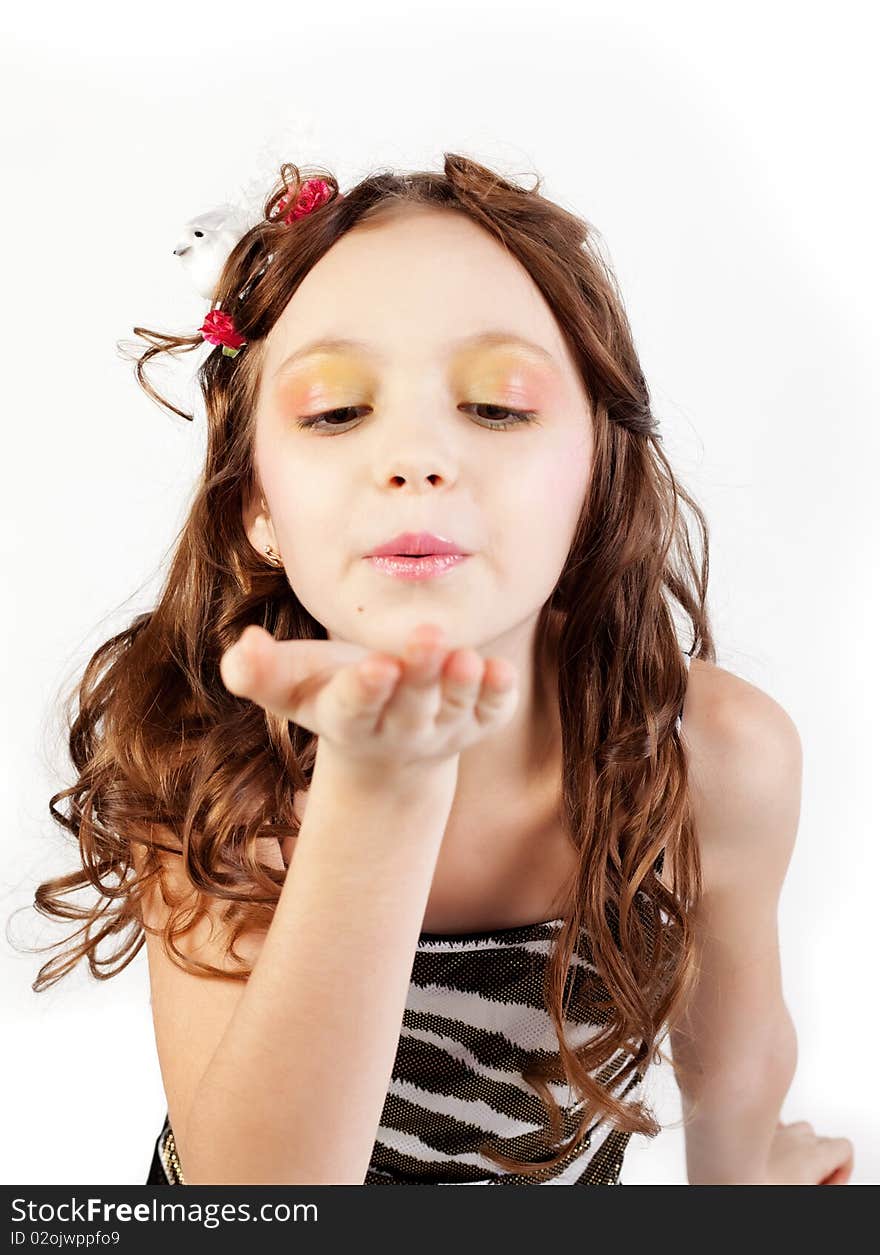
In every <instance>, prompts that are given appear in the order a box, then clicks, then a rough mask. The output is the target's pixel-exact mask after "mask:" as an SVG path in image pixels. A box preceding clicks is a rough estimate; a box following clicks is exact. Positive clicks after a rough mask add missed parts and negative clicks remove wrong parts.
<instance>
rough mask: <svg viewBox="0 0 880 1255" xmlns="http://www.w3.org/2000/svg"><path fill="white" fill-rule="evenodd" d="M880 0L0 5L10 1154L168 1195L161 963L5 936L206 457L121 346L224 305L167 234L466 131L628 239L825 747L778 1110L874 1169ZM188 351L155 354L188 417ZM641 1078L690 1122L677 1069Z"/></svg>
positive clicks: (663, 380) (729, 654) (26, 932)
mask: <svg viewBox="0 0 880 1255" xmlns="http://www.w3.org/2000/svg"><path fill="white" fill-rule="evenodd" d="M538 12H539V13H540V24H538V18H537V16H536V14H537V13H538ZM868 12H869V6H867V5H863V4H857V3H840V2H838V3H836V4H835V5H834V6H822V7H814V6H812V5H809V4H804V3H798V4H793V3H792V4H780V3H777V4H773V3H767V2H766V0H764V3H761V4H756V3H742V2H740V3H737V4H736V5H729V6H726V7H724V8H722V7H721V6H717V5H705V4H701V3H674V2H673V3H669V2H667V3H664V4H662V5H657V4H653V3H650V2H647V3H636V2H635V0H624V2H620V0H616V2H615V3H611V4H598V3H590V2H586V3H585V2H584V0H578V3H575V2H574V0H569V2H568V3H560V2H559V0H544V3H542V4H541V5H540V6H535V5H534V4H533V3H528V4H514V3H510V0H507V2H505V3H500V2H499V3H488V2H487V0H468V2H467V3H461V2H460V0H455V2H454V3H453V2H452V0H443V3H440V4H438V3H420V4H417V5H408V4H403V3H400V2H397V3H384V4H376V3H372V4H369V5H367V6H363V5H359V4H356V3H352V0H345V3H342V2H341V0H337V3H336V4H335V5H333V6H331V7H328V6H316V11H313V12H310V11H309V9H308V7H307V6H301V5H296V6H293V5H291V6H288V7H287V8H286V9H285V8H284V7H283V6H276V5H273V6H271V7H270V6H268V5H266V6H264V5H261V4H259V3H251V4H248V5H241V4H240V3H229V2H228V0H215V3H213V4H212V5H210V6H208V7H207V9H206V8H205V7H204V6H194V7H193V6H190V7H189V8H188V7H186V6H183V5H180V4H173V5H172V4H169V3H168V2H167V0H151V3H150V5H148V6H146V7H141V8H134V9H132V8H130V7H129V6H125V5H123V6H119V5H111V4H109V3H107V4H101V5H99V4H96V3H91V4H89V3H84V4H80V5H76V6H73V7H63V6H62V5H60V4H58V3H52V4H49V5H46V4H43V5H41V6H39V7H38V6H30V7H27V8H22V7H20V6H15V10H14V16H13V10H12V9H9V8H8V9H6V10H5V16H4V17H3V19H2V23H3V26H4V28H5V29H4V30H3V38H2V41H0V65H2V75H0V81H2V87H0V105H2V114H3V117H4V119H5V122H6V126H5V127H4V130H5V136H4V144H3V150H4V163H5V167H6V169H5V175H6V180H5V182H6V188H7V191H6V195H5V196H4V198H3V205H2V210H0V213H2V218H3V235H4V242H5V245H6V247H5V249H4V260H5V272H6V281H5V299H4V300H3V301H2V312H0V318H2V321H3V326H2V354H3V366H4V370H3V393H4V400H5V422H4V446H5V448H4V453H5V458H4V461H5V465H6V467H7V471H6V475H5V476H4V482H5V484H6V489H5V491H4V493H3V497H2V505H0V509H2V512H3V526H2V529H0V539H2V546H3V559H4V570H5V572H6V577H5V590H4V591H5V600H6V611H5V613H4V615H3V631H4V634H5V637H6V639H5V648H4V649H3V652H2V667H3V698H4V700H3V745H2V749H3V765H4V769H3V774H2V804H3V814H4V818H5V822H4V833H3V851H4V854H3V873H2V882H0V911H2V914H3V916H4V925H5V926H6V928H7V932H8V935H7V938H6V939H5V940H4V944H3V948H2V955H0V965H2V966H0V976H2V982H3V983H2V989H3V1003H4V1023H5V1025H6V1031H5V1033H4V1034H3V1036H2V1048H3V1057H2V1065H3V1067H2V1075H3V1078H4V1090H3V1098H2V1114H3V1124H4V1127H5V1129H6V1131H7V1136H6V1137H4V1138H3V1139H2V1141H0V1179H2V1180H3V1181H4V1182H6V1183H9V1184H19V1183H21V1184H24V1183H65V1184H66V1183H70V1184H91V1183H118V1184H139V1183H142V1182H143V1181H144V1180H145V1177H146V1172H147V1167H148V1164H149V1160H150V1157H151V1154H152V1147H153V1142H154V1140H155V1137H156V1135H157V1133H158V1131H159V1127H160V1124H161V1120H162V1117H163V1115H164V1112H165V1100H164V1095H163V1091H162V1085H161V1078H160V1073H159V1066H158V1060H157V1056H156V1050H155V1044H154V1038H153V1029H152V1022H151V1017H150V1007H149V983H148V973H147V964H146V951H145V950H142V951H141V953H140V954H139V955H138V957H137V959H136V960H135V961H134V962H133V963H132V964H131V965H130V966H129V968H128V969H126V971H125V972H124V973H123V974H122V975H121V976H118V977H115V978H114V979H113V980H111V981H109V982H96V981H94V980H92V979H91V978H90V977H89V976H88V974H87V972H85V971H80V972H76V973H74V974H73V975H72V976H69V977H67V978H66V979H65V980H64V981H62V982H61V984H60V985H58V986H56V987H55V988H54V989H52V990H50V991H48V992H46V993H43V994H41V995H37V994H35V993H33V992H32V990H31V988H30V983H31V981H32V980H33V978H34V976H35V973H36V969H37V966H38V963H39V962H40V959H39V957H38V956H28V955H27V954H22V953H21V952H20V951H19V950H17V949H15V948H14V946H13V945H12V944H10V938H14V939H15V940H16V941H18V942H22V941H24V942H30V943H35V942H47V941H49V940H51V939H53V938H57V937H61V936H63V930H61V929H60V927H59V928H56V927H53V926H52V925H50V924H49V923H48V922H46V921H42V920H39V919H38V918H37V917H36V916H33V915H32V914H31V915H29V914H28V913H22V914H19V915H16V916H15V918H14V920H12V921H11V922H7V921H8V920H9V917H10V916H11V915H12V913H13V911H14V910H15V909H16V908H18V907H21V906H22V905H24V904H26V903H28V902H29V901H30V900H31V899H32V895H33V889H34V886H35V885H36V884H37V883H38V882H39V881H40V880H43V879H45V878H47V877H48V876H51V875H57V874H60V873H61V872H62V871H64V870H67V869H68V868H69V867H71V866H72V865H73V859H72V855H71V853H70V852H69V851H65V850H64V849H63V846H62V840H61V836H60V830H59V829H58V828H57V826H56V825H55V824H54V823H53V822H52V821H51V820H50V818H49V814H48V809H47V806H48V799H49V796H50V795H51V794H52V793H53V792H54V791H55V790H57V789H59V788H62V787H64V786H66V785H69V784H70V783H72V781H73V779H74V775H73V772H72V767H71V766H70V765H69V764H68V763H67V761H66V758H65V752H64V750H65V747H64V743H63V741H62V740H61V738H60V732H59V711H58V702H57V698H58V695H59V693H61V692H62V691H64V692H65V693H66V691H67V689H68V687H69V683H70V682H71V681H72V680H73V678H74V677H75V676H77V675H78V674H79V673H80V672H81V670H82V667H83V665H84V664H85V662H86V660H87V659H88V657H89V656H90V655H91V653H92V652H93V650H94V649H95V648H96V647H97V646H98V645H99V644H100V643H101V642H103V641H104V640H105V639H106V638H107V637H108V636H109V635H110V634H111V633H112V632H113V631H116V630H119V629H120V628H121V627H122V626H123V625H125V624H127V623H128V622H129V621H130V619H131V617H132V616H133V615H134V614H135V613H137V612H139V611H140V610H143V609H146V608H147V607H148V606H149V605H150V604H151V597H152V595H153V594H154V593H155V590H156V588H157V586H158V582H159V574H160V570H161V567H162V564H163V563H164V561H165V560H166V558H167V554H168V550H169V547H170V545H171V544H172V542H173V539H174V537H175V535H176V532H177V529H178V527H179V526H180V524H181V522H182V520H183V517H184V512H185V507H186V505H187V503H188V500H189V494H190V491H191V486H192V484H193V482H194V478H195V476H196V474H197V471H198V468H199V466H200V462H201V456H202V447H203V446H202V441H203V430H204V429H203V425H202V424H201V423H199V422H196V423H195V424H187V423H184V422H183V420H175V419H172V418H171V417H168V416H166V415H165V414H164V413H163V412H162V411H160V410H159V409H158V408H157V407H156V406H154V405H153V404H152V403H151V402H150V401H149V400H148V399H147V398H146V397H145V396H143V395H142V394H141V393H140V391H139V389H138V388H137V385H136V383H135V381H134V378H133V375H132V373H131V367H130V365H128V364H127V363H125V362H124V361H122V360H121V359H120V358H119V357H118V356H117V353H116V348H115V344H116V341H117V339H120V338H123V339H127V338H130V337H131V329H132V327H133V326H134V325H135V324H141V325H146V326H148V327H157V328H163V329H168V330H172V329H173V330H179V331H187V332H190V331H192V330H194V329H195V328H197V327H198V326H199V324H200V322H201V320H202V318H203V316H204V314H205V312H206V311H207V302H205V301H203V300H201V299H200V298H199V297H198V296H196V295H195V293H194V291H193V290H192V289H191V287H190V286H189V283H188V281H187V279H186V276H185V275H184V273H183V271H182V269H181V268H180V265H179V262H178V260H177V259H176V258H175V257H173V256H172V251H171V250H172V248H173V247H174V244H175V243H176V242H177V238H178V235H179V232H180V229H181V227H182V224H183V223H184V222H185V221H186V220H187V219H188V218H189V217H191V216H192V215H194V214H196V213H199V212H202V211H203V210H206V209H208V208H210V207H211V206H212V205H214V204H215V203H218V202H221V201H224V200H228V199H236V198H237V197H238V196H239V195H240V194H241V193H242V192H243V191H244V189H245V188H246V187H248V186H249V185H251V183H252V181H253V180H255V179H256V180H258V181H261V184H260V185H261V187H262V186H265V188H268V186H269V185H270V184H271V182H273V181H274V176H275V173H276V172H277V165H279V164H280V163H281V162H282V161H284V160H292V161H296V162H297V163H298V164H309V163H313V162H320V163H322V164H325V165H326V166H328V167H329V169H330V170H332V171H333V172H334V173H335V174H336V176H337V178H338V179H339V182H340V186H341V189H342V190H343V191H345V190H346V188H347V187H348V186H350V185H351V184H352V183H353V182H355V181H356V180H357V179H358V178H360V177H361V176H362V175H363V174H365V173H367V172H368V171H369V170H371V169H373V168H375V167H377V166H387V165H390V166H393V167H395V168H416V167H424V166H428V167H432V168H441V166H442V154H443V152H444V151H455V152H463V153H465V154H466V155H470V156H472V157H474V158H475V159H476V160H482V161H485V162H487V163H488V164H495V165H497V166H498V167H499V168H500V169H501V170H502V171H505V172H507V173H508V174H509V175H511V176H512V177H518V176H519V175H520V174H522V175H524V176H526V177H528V176H529V175H530V174H531V172H532V171H537V172H538V173H540V174H542V175H543V177H544V180H545V182H544V191H545V192H546V194H547V195H548V196H550V197H552V198H554V199H557V200H559V201H561V202H562V203H563V204H565V205H566V206H567V207H569V208H571V209H573V210H575V211H576V212H578V213H581V214H582V215H583V216H585V217H586V218H587V219H588V220H589V221H590V222H592V223H593V224H594V225H595V226H597V227H598V228H599V230H600V232H601V234H602V238H603V240H604V242H605V245H606V247H607V250H608V254H609V256H610V260H611V262H612V264H613V266H614V267H615V270H616V272H617V275H618V278H619V281H620V284H621V287H622V290H623V294H624V298H625V302H626V306H627V310H628V313H629V316H630V319H631V322H632V325H633V329H634V333H635V337H636V345H637V349H638V351H639V353H640V356H641V361H642V365H643V368H644V370H645V375H646V377H647V379H648V383H649V386H650V388H651V390H652V395H653V398H654V404H655V410H656V413H657V414H658V416H659V417H660V418H661V420H662V423H663V430H664V438H665V441H666V444H665V448H666V449H667V451H668V453H669V455H670V457H671V458H672V461H673V464H674V465H675V467H676V468H677V470H678V472H679V474H680V475H681V476H682V478H683V479H684V481H685V483H686V484H687V485H688V486H689V487H690V489H691V490H692V491H693V492H694V493H695V494H696V495H697V497H698V499H699V500H700V501H701V503H702V504H703V506H704V508H705V510H706V511H707V514H708V517H709V522H710V526H711V550H710V556H711V610H712V614H713V617H714V626H715V630H716V633H717V640H718V646H719V658H718V661H719V663H720V665H721V666H724V667H726V668H728V669H729V670H732V671H734V672H736V673H738V674H740V675H742V676H743V677H745V678H746V679H748V680H749V681H751V682H752V683H753V684H757V685H758V686H759V687H761V688H763V689H764V690H765V691H766V692H768V693H770V694H771V695H772V696H773V697H774V698H776V700H777V701H779V702H780V703H781V704H782V705H783V706H784V707H785V708H786V709H787V710H788V712H789V713H790V714H791V716H792V718H793V719H794V721H795V723H796V724H797V726H798V729H799V731H800V734H801V739H802V742H803V747H804V795H803V807H802V813H801V824H800V831H799V836H798V841H797V845H796V849H795V853H794V857H793V861H792V864H791V868H790V871H789V874H788V878H787V881H786V884H785V887H784V889H783V896H782V902H781V909H780V939H781V946H782V958H783V974H784V989H785V995H786V1000H787V1002H788V1005H789V1007H790V1009H791V1011H792V1014H793V1017H794V1019H795V1023H796V1026H797V1030H798V1037H799V1064H798V1070H797V1075H796V1077H795V1080H794V1083H793V1085H792V1087H791V1090H790V1092H789V1094H788V1097H787V1099H786V1102H785V1105H784V1107H783V1111H782V1118H783V1119H784V1120H786V1121H790V1120H796V1119H808V1120H810V1121H811V1122H812V1123H813V1125H814V1126H815V1128H816V1131H817V1132H818V1133H820V1134H826V1135H831V1136H846V1137H849V1138H850V1139H851V1140H852V1141H853V1142H854V1144H855V1151H856V1154H855V1160H856V1162H855V1172H854V1175H853V1178H852V1180H853V1183H854V1184H858V1183H867V1182H872V1183H874V1182H878V1181H880V1099H878V1096H877V1084H876V1082H875V1080H874V1073H875V1064H876V1058H875V1056H874V1055H873V1054H872V1053H871V1048H872V1045H873V1043H874V1042H875V1041H876V1040H877V1032H878V1029H880V1017H878V1011H877V999H876V971H877V959H878V953H877V942H876V937H877V918H876V909H877V908H876V901H875V893H876V884H877V876H878V870H880V866H878V863H880V860H878V853H877V845H878V840H877V836H878V833H877V817H876V805H875V795H874V790H873V787H872V775H873V769H874V767H875V764H876V762H877V759H878V749H880V747H878V738H877V730H876V729H877V718H876V711H877V709H878V706H880V688H878V679H877V669H876V668H875V667H874V665H873V663H872V662H871V659H872V657H873V654H874V652H875V646H872V645H871V641H872V640H873V641H875V643H876V621H877V610H878V605H877V562H876V557H875V555H876V550H877V542H878V527H877V517H878V511H877V497H878V485H877V475H878V470H877V468H878V451H880V441H878V421H880V414H878V404H877V402H878V372H877V365H876V359H877V352H876V349H877V315H876V299H877V298H876V290H877V282H878V277H880V276H878V245H877V236H878V232H877V221H878V203H877V195H876V192H877V188H876V159H875V158H871V157H870V155H869V154H870V152H871V151H874V144H875V135H876V119H877V105H878V100H877V95H876V88H872V87H870V86H869V83H870V81H871V80H872V79H873V80H874V81H876V76H875V74H874V69H875V66H874V64H873V51H872V49H873V46H874V45H873V41H872V40H870V39H869V38H868V31H867V30H866V20H867V14H868ZM10 24H11V25H10ZM196 357H197V355H191V356H190V357H188V358H186V359H184V361H183V362H182V363H181V364H180V366H179V368H178V373H177V374H174V375H163V374H162V373H161V372H159V371H156V370H155V369H154V374H153V378H154V379H156V380H157V382H158V384H159V386H160V388H161V387H162V384H163V383H166V382H167V384H168V386H171V387H173V389H174V394H175V395H176V397H177V399H178V400H179V401H181V402H183V408H191V407H192V404H193V403H194V401H195V397H196V393H195V386H194V384H193V383H192V373H193V372H194V370H195V366H196ZM198 360H201V358H200V357H199V358H198ZM197 413H198V411H197ZM45 957H48V956H43V958H45ZM872 990H873V993H872ZM667 1048H668V1047H667ZM865 1077H866V1078H867V1079H866V1080H865V1079H863V1078H865ZM651 1092H652V1091H650V1090H649V1094H650V1093H651ZM653 1096H654V1100H655V1104H656V1110H657V1112H658V1115H659V1116H660V1118H661V1119H662V1120H663V1121H664V1122H672V1123H674V1122H675V1121H677V1120H678V1118H679V1117H680V1108H679V1107H678V1104H677V1092H676V1090H675V1088H674V1081H673V1080H672V1077H671V1074H670V1073H669V1072H668V1070H667V1069H662V1070H661V1071H660V1072H659V1073H658V1074H657V1076H656V1080H655V1085H654V1089H653ZM623 1180H624V1183H626V1184H637V1183H648V1182H658V1183H684V1182H685V1181H686V1175H685V1169H684V1142H683V1135H682V1133H681V1131H680V1130H679V1129H676V1128H672V1129H669V1130H668V1131H666V1132H665V1133H663V1134H661V1136H660V1137H659V1138H658V1139H656V1140H654V1141H651V1142H647V1141H646V1140H644V1139H639V1138H635V1139H634V1140H633V1142H632V1144H631V1147H630V1150H629V1152H628V1155H627V1159H626V1163H625V1167H624V1173H623Z"/></svg>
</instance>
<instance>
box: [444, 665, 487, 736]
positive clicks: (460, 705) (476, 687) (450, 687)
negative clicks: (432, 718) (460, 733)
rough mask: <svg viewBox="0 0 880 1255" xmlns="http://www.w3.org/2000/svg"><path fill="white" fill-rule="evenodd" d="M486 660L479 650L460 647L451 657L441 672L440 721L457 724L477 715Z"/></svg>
mask: <svg viewBox="0 0 880 1255" xmlns="http://www.w3.org/2000/svg"><path fill="white" fill-rule="evenodd" d="M484 670H485V662H484V660H483V658H482V656H481V655H480V654H478V653H477V651H476V650H475V649H456V650H455V651H454V652H453V653H451V654H449V656H448V657H447V659H446V661H445V663H444V665H443V668H442V671H441V674H440V710H439V712H438V714H437V722H438V724H449V723H457V722H459V721H460V720H461V719H462V718H463V717H467V718H468V719H470V718H472V717H473V713H474V706H475V704H476V701H477V698H478V697H479V695H480V689H481V687H482V684H483V672H484Z"/></svg>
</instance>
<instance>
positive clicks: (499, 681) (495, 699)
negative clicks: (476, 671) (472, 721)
mask: <svg viewBox="0 0 880 1255" xmlns="http://www.w3.org/2000/svg"><path fill="white" fill-rule="evenodd" d="M518 700H519V697H518V692H517V672H516V667H514V666H513V665H512V663H509V662H508V661H507V660H506V659H505V658H489V659H488V660H487V662H486V670H485V671H484V673H483V684H482V687H481V689H480V695H479V697H478V698H477V704H476V706H475V707H474V714H475V716H476V718H477V721H478V722H479V723H489V722H496V721H497V720H498V718H499V716H501V715H506V714H508V715H509V714H512V713H513V711H514V710H515V709H516V705H517V701H518Z"/></svg>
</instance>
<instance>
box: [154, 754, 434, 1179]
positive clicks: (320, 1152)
mask: <svg viewBox="0 0 880 1255" xmlns="http://www.w3.org/2000/svg"><path fill="white" fill-rule="evenodd" d="M457 769H458V759H457V758H453V759H450V760H449V763H448V764H447V763H444V764H442V765H440V766H439V767H438V766H436V765H435V766H432V767H431V768H425V769H422V768H418V769H416V770H414V771H410V769H409V768H408V769H407V772H408V773H409V774H408V775H407V776H406V778H400V779H399V778H397V777H396V776H394V775H392V774H391V773H386V774H385V775H384V776H383V773H377V772H376V771H375V770H374V769H373V770H372V780H371V779H370V778H369V773H366V772H365V773H362V774H355V773H354V770H353V769H350V765H349V764H348V763H341V762H339V761H338V760H336V759H334V758H333V757H332V754H331V753H330V752H329V751H328V749H327V747H326V746H325V745H324V744H323V743H322V742H321V741H320V740H319V742H318V756H317V759H316V762H315V767H314V771H313V776H312V782H311V787H310V790H309V802H308V808H307V810H306V813H305V816H304V819H303V823H302V827H301V829H300V832H299V836H298V838H297V841H296V850H295V854H294V856H293V858H292V859H291V863H290V868H289V870H288V875H287V878H286V880H285V883H284V887H283V889H282V891H281V896H280V898H279V901H278V904H277V907H276V909H275V913H274V915H273V918H272V923H271V925H270V927H269V930H268V932H267V934H266V937H265V942H264V944H263V945H262V948H261V950H260V953H259V956H258V958H257V961H256V964H255V965H254V969H253V972H252V974H251V976H250V978H249V980H248V982H247V984H246V986H245V988H244V991H243V993H242V994H241V996H240V999H239V1000H238V1002H237V1004H236V1006H235V1011H234V1013H233V1015H232V1017H231V1019H230V1021H229V1023H228V1026H227V1027H226V1030H225V1032H224V1033H223V1036H222V1038H221V1039H220V1041H219V1044H218V1046H217V1048H216V1050H215V1051H214V1054H213V1057H212V1058H211V1060H210V1063H209V1064H208V1066H207V1068H206V1069H205V1071H204V1073H203V1075H202V1076H201V1079H200V1080H199V1083H198V1086H197V1088H196V1089H195V1091H194V1096H193V1100H192V1102H191V1104H190V1105H189V1108H188V1112H187V1116H186V1120H185V1125H184V1127H183V1129H182V1130H178V1129H177V1128H176V1127H175V1134H176V1135H177V1136H178V1139H179V1147H178V1149H179V1153H180V1158H181V1163H182V1167H183V1173H184V1177H185V1179H186V1181H187V1183H188V1184H208V1183H210V1184H254V1183H258V1184H264V1185H265V1184H297V1185H303V1184H309V1185H315V1184H336V1185H339V1184H349V1185H362V1184H363V1181H364V1177H365V1175H366V1170H367V1167H368V1164H369V1159H370V1154H371V1151H372V1148H373V1144H374V1141H375V1137H376V1130H377V1127H378V1125H379V1121H380V1119H381V1114H382V1107H383V1105H384V1100H385V1097H386V1094H387V1089H388V1083H389V1080H390V1077H391V1071H392V1067H393V1064H394V1058H395V1054H396V1049H397V1043H398V1039H399V1034H400V1026H401V1023H402V1021H403V1012H404V1007H405V1003H406V995H407V990H408V986H409V980H410V977H411V974H412V964H413V957H414V955H415V950H416V945H417V942H418V933H419V929H420V928H421V924H422V920H423V917H424V912H425V908H426V905H427V899H428V894H429V891H430V887H431V882H432V879H433V874H434V868H435V864H436V861H437V857H438V854H439V851H440V846H441V843H442V840H443V834H444V831H445V828H446V823H447V819H448V816H449V812H450V809H451V805H452V800H453V797H454V793H455V783H456V777H457Z"/></svg>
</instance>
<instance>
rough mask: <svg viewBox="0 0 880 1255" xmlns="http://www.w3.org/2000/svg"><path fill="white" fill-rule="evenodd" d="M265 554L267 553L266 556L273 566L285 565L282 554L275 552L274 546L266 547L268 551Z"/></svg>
mask: <svg viewBox="0 0 880 1255" xmlns="http://www.w3.org/2000/svg"><path fill="white" fill-rule="evenodd" d="M265 552H266V554H267V555H268V558H269V561H270V562H271V563H272V565H273V566H282V565H283V564H282V561H281V554H280V553H276V552H275V550H274V549H273V548H272V546H271V545H267V546H266V550H265Z"/></svg>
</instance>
